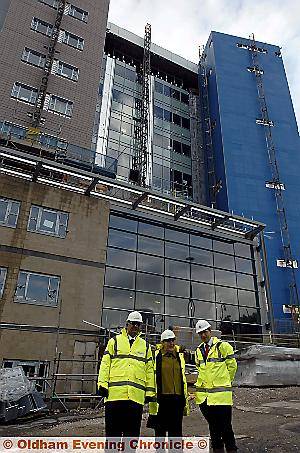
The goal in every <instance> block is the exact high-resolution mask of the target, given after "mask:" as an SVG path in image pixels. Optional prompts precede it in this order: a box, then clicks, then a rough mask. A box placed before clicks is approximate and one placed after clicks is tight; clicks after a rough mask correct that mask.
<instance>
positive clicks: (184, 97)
mask: <svg viewBox="0 0 300 453" xmlns="http://www.w3.org/2000/svg"><path fill="white" fill-rule="evenodd" d="M181 102H183V103H184V104H187V105H189V95H188V94H185V93H181Z"/></svg>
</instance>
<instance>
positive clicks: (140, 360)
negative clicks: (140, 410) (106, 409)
mask: <svg viewBox="0 0 300 453" xmlns="http://www.w3.org/2000/svg"><path fill="white" fill-rule="evenodd" d="M100 386H101V387H104V388H106V389H107V390H108V397H107V398H106V400H105V401H106V402H107V401H119V400H126V401H127V400H130V401H134V402H136V403H139V404H144V402H145V396H149V397H152V398H153V397H155V385H154V368H153V356H152V352H151V348H150V346H149V345H148V344H147V343H146V341H145V340H143V338H141V337H140V335H138V336H137V337H136V338H135V339H134V342H133V343H132V346H131V347H130V343H129V338H128V336H127V332H126V329H125V328H124V329H122V332H121V334H119V335H117V336H116V337H115V338H111V339H110V340H109V342H108V344H107V347H106V349H105V352H104V354H103V358H102V361H101V365H100V369H99V376H98V388H99V387H100Z"/></svg>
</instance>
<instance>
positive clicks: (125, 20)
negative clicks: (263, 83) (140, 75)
mask: <svg viewBox="0 0 300 453" xmlns="http://www.w3.org/2000/svg"><path fill="white" fill-rule="evenodd" d="M299 15H300V2H298V1H297V0H285V1H282V0H260V1H254V2H247V1H246V0H201V1H200V0H172V1H171V0H164V1H161V0H151V1H149V0H111V2H110V12H109V20H110V21H111V22H114V23H115V24H117V25H120V26H121V27H123V28H126V29H128V30H130V31H132V32H133V33H136V34H138V35H140V36H143V34H144V27H145V24H146V23H147V22H150V23H151V25H152V41H153V42H155V43H156V44H158V45H160V46H162V47H165V48H166V49H168V50H171V51H172V52H175V53H177V54H179V55H181V56H182V57H185V58H187V59H188V60H191V61H194V62H197V61H198V52H199V46H201V45H204V44H205V43H206V41H207V38H208V36H209V33H210V31H211V30H215V31H219V32H222V33H228V34H231V35H235V36H241V37H245V38H247V37H248V36H249V35H250V34H251V33H254V34H255V38H256V40H257V41H262V42H268V43H270V44H276V45H279V46H281V47H282V54H283V60H284V65H285V69H286V73H287V78H288V81H289V86H290V91H291V96H292V99H293V103H294V108H295V113H296V117H297V118H298V122H299V126H300V84H299V83H298V80H299V79H300V59H298V49H299V47H300V25H299Z"/></svg>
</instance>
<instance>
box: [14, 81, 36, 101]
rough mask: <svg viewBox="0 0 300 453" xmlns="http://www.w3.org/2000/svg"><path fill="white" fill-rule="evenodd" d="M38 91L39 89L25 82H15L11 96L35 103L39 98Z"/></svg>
mask: <svg viewBox="0 0 300 453" xmlns="http://www.w3.org/2000/svg"><path fill="white" fill-rule="evenodd" d="M37 92H38V90H37V89H36V88H33V87H30V86H28V85H25V84H24V83H19V82H15V84H14V86H13V89H12V92H11V97H12V98H15V99H18V100H19V101H24V102H28V104H33V105H34V104H35V101H36V98H37Z"/></svg>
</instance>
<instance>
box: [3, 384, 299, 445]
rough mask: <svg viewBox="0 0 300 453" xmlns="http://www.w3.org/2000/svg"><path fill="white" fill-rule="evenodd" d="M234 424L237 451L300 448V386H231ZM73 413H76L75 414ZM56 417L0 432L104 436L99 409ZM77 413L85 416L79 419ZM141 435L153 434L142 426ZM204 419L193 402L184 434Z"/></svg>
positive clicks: (201, 426)
mask: <svg viewBox="0 0 300 453" xmlns="http://www.w3.org/2000/svg"><path fill="white" fill-rule="evenodd" d="M234 399H235V402H234V412H233V425H234V431H235V434H236V437H237V444H238V447H239V453H243V452H255V453H262V452H278V453H293V452H298V451H299V452H300V388H299V387H286V388H236V389H235V390H234ZM74 417H75V416H74ZM74 417H73V418H72V416H63V414H61V415H60V416H59V417H58V418H57V417H56V418H55V417H49V418H48V419H44V420H39V421H38V420H36V421H34V422H28V423H26V424H22V425H6V426H3V425H2V426H0V436H14V437H17V436H18V437H19V436H25V435H26V436H47V437H55V436H84V437H88V436H103V435H104V423H103V413H102V410H99V411H96V412H94V411H91V410H87V411H85V412H84V413H83V414H82V413H81V414H79V413H77V415H76V418H77V420H74ZM79 417H84V418H81V419H80V420H78V418H79ZM143 418H144V420H143V426H142V435H146V436H152V435H153V431H152V430H149V429H147V428H146V427H145V422H146V419H147V414H145V415H144V417H143ZM207 434H208V430H207V426H206V422H205V420H204V419H203V417H202V415H201V414H200V412H199V409H198V408H197V407H196V406H195V405H192V408H191V415H190V416H189V417H185V418H184V435H186V436H196V435H197V436H200V435H207Z"/></svg>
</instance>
